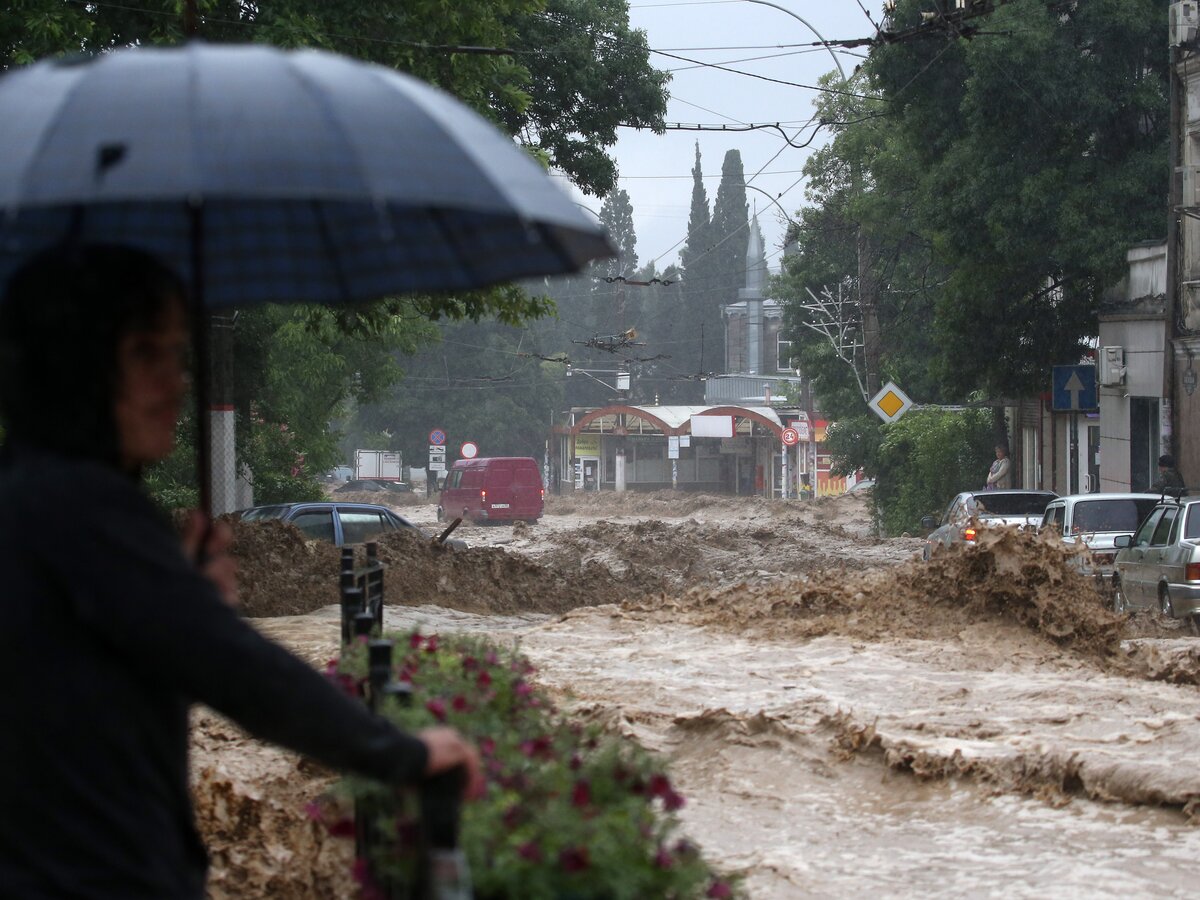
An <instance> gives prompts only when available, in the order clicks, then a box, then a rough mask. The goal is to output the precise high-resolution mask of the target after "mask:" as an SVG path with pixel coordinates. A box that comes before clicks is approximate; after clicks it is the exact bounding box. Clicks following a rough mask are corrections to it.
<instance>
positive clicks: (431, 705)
mask: <svg viewBox="0 0 1200 900" xmlns="http://www.w3.org/2000/svg"><path fill="white" fill-rule="evenodd" d="M425 708H426V709H427V710H429V712H430V713H432V714H433V717H434V718H435V719H437V720H438V721H439V722H445V721H446V704H445V703H443V702H442V701H441V700H440V699H439V698H437V697H434V698H433V699H432V700H428V701H426V703H425Z"/></svg>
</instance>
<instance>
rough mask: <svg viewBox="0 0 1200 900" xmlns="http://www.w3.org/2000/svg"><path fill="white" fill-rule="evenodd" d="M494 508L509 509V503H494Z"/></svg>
mask: <svg viewBox="0 0 1200 900" xmlns="http://www.w3.org/2000/svg"><path fill="white" fill-rule="evenodd" d="M492 509H508V504H507V503H493V504H492Z"/></svg>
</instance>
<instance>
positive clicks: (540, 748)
mask: <svg viewBox="0 0 1200 900" xmlns="http://www.w3.org/2000/svg"><path fill="white" fill-rule="evenodd" d="M550 746H551V743H550V738H549V736H548V735H544V734H543V735H541V736H540V737H536V738H534V739H533V740H531V741H530V740H526V741H521V752H522V753H524V754H525V755H526V756H528V757H531V758H532V757H535V756H541V757H547V756H549V755H550Z"/></svg>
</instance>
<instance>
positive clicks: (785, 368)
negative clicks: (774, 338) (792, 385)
mask: <svg viewBox="0 0 1200 900" xmlns="http://www.w3.org/2000/svg"><path fill="white" fill-rule="evenodd" d="M776 346H777V347H778V352H777V353H776V354H775V371H776V372H790V371H792V342H791V341H785V340H780V341H779V342H778V344H777V345H776Z"/></svg>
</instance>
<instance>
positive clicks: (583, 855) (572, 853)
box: [558, 847, 591, 872]
mask: <svg viewBox="0 0 1200 900" xmlns="http://www.w3.org/2000/svg"><path fill="white" fill-rule="evenodd" d="M558 864H559V865H560V866H562V869H563V871H564V872H582V871H583V870H584V869H586V868H587V867H588V866H589V865H591V860H590V859H589V858H588V849H587V847H568V848H567V849H566V850H563V851H562V852H561V853H559V854H558Z"/></svg>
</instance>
